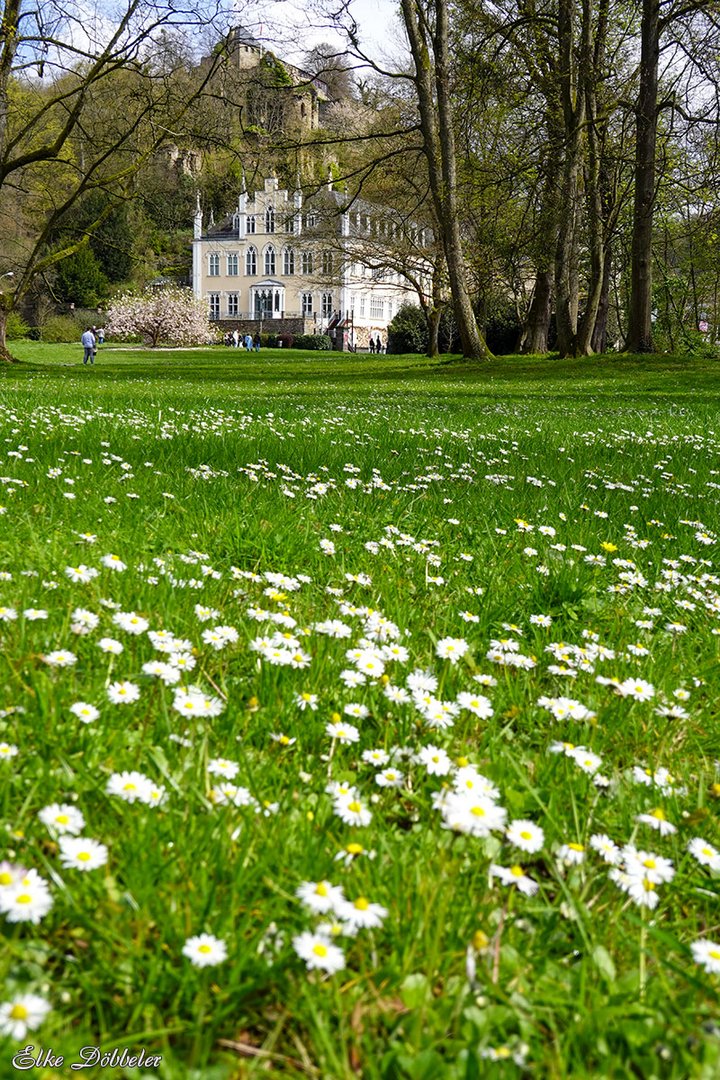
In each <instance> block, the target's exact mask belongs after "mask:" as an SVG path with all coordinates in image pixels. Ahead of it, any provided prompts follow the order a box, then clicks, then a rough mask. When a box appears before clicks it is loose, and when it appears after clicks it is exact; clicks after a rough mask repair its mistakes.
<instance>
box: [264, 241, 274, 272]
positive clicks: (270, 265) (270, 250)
mask: <svg viewBox="0 0 720 1080" xmlns="http://www.w3.org/2000/svg"><path fill="white" fill-rule="evenodd" d="M274 273H275V248H274V247H273V246H272V244H268V246H267V247H266V248H265V276H266V277H269V276H271V275H272V274H274Z"/></svg>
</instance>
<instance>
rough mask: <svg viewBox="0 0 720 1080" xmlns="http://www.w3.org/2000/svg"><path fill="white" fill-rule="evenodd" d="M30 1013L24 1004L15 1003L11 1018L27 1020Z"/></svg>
mask: <svg viewBox="0 0 720 1080" xmlns="http://www.w3.org/2000/svg"><path fill="white" fill-rule="evenodd" d="M29 1015H30V1014H29V1012H28V1010H27V1009H26V1008H25V1006H24V1005H13V1007H12V1009H11V1010H10V1019H11V1020H27V1018H28V1016H29Z"/></svg>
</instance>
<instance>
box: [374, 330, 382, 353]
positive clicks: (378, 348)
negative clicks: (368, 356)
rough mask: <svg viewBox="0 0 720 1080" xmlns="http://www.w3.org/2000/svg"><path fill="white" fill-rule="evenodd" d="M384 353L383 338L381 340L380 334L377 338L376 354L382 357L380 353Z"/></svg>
mask: <svg viewBox="0 0 720 1080" xmlns="http://www.w3.org/2000/svg"><path fill="white" fill-rule="evenodd" d="M382 351H383V343H382V338H381V337H380V335H379V334H378V336H377V337H376V338H375V352H376V353H377V354H378V356H379V355H380V353H381V352H382Z"/></svg>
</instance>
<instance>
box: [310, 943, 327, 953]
mask: <svg viewBox="0 0 720 1080" xmlns="http://www.w3.org/2000/svg"><path fill="white" fill-rule="evenodd" d="M312 951H313V952H314V954H315V956H327V954H328V949H327V945H321V944H320V942H318V943H317V945H313V947H312Z"/></svg>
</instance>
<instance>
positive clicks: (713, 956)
mask: <svg viewBox="0 0 720 1080" xmlns="http://www.w3.org/2000/svg"><path fill="white" fill-rule="evenodd" d="M690 949H691V950H692V955H693V960H694V961H695V963H696V964H700V966H701V967H703V968H705V971H707V972H708V973H709V974H710V975H720V943H718V942H717V941H710V940H709V939H708V938H700V940H699V941H693V943H692V945H691V946H690Z"/></svg>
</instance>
